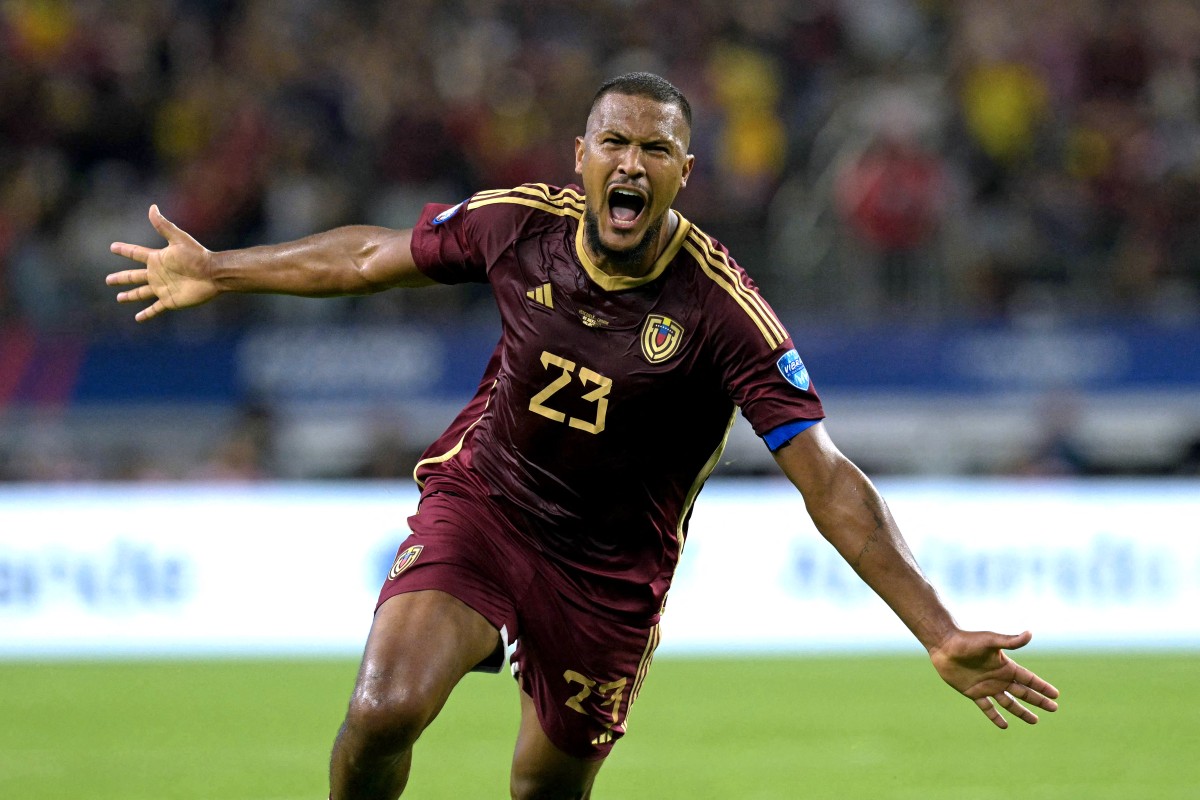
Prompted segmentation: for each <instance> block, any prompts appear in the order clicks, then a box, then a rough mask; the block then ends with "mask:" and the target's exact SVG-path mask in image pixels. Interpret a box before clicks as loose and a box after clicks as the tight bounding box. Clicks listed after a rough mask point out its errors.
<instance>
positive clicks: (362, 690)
mask: <svg viewBox="0 0 1200 800" xmlns="http://www.w3.org/2000/svg"><path fill="white" fill-rule="evenodd" d="M499 644H500V634H499V632H498V631H497V630H496V629H495V628H494V627H492V625H491V623H489V622H488V621H487V620H486V619H484V618H483V616H482V615H480V614H479V613H478V612H476V611H474V610H473V609H472V608H470V607H469V606H468V605H466V604H465V603H463V602H462V601H461V600H459V599H458V598H456V597H453V596H452V595H449V594H446V593H445V592H441V591H437V590H426V591H418V592H408V593H405V594H398V595H396V596H395V597H392V598H390V599H389V600H387V601H386V602H384V604H383V605H381V606H380V607H379V610H378V611H377V612H376V613H375V620H374V622H373V623H372V625H371V633H370V635H369V636H368V637H367V644H366V649H365V651H364V653H363V660H362V666H361V667H360V668H359V673H358V681H357V684H356V686H355V697H356V698H358V697H361V696H366V697H373V698H376V699H383V698H396V697H397V695H403V697H404V699H406V700H408V701H410V702H411V701H414V700H415V701H418V702H419V703H421V704H422V705H425V706H426V707H427V708H428V709H429V710H430V711H431V712H432V714H431V715H430V716H429V719H430V720H432V718H433V716H434V715H436V714H437V712H438V711H440V710H441V708H442V706H443V705H444V704H445V702H446V699H447V698H448V697H449V696H450V691H451V690H452V689H453V688H454V687H455V685H457V684H458V682H459V681H460V680H461V679H462V677H463V676H464V675H466V674H467V673H468V672H469V671H470V670H471V668H472V667H474V666H475V665H476V664H478V663H479V662H481V661H483V660H484V659H485V658H487V657H488V656H489V655H491V654H492V653H493V652H494V651H495V649H496V648H497V647H498V646H499Z"/></svg>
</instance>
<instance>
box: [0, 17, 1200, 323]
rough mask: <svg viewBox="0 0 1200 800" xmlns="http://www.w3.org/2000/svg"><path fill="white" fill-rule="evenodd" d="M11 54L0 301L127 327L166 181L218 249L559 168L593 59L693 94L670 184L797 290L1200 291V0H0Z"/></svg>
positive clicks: (409, 315) (2, 107)
mask: <svg viewBox="0 0 1200 800" xmlns="http://www.w3.org/2000/svg"><path fill="white" fill-rule="evenodd" d="M0 63H2V64H3V69H0V143H2V147H0V326H3V327H4V329H6V330H14V329H21V330H32V331H38V332H61V331H73V332H86V333H88V334H89V335H105V334H106V333H111V334H112V335H127V334H128V331H129V329H130V328H131V326H132V323H131V321H130V317H131V316H132V310H131V309H130V308H127V307H123V306H118V305H117V304H116V303H115V302H114V301H113V299H112V298H113V292H112V291H111V290H109V289H108V288H106V287H105V286H104V285H103V280H102V278H103V275H104V274H106V273H107V272H110V271H112V270H113V269H116V268H120V266H121V265H120V262H119V261H118V260H117V259H116V258H115V257H114V256H111V255H110V254H109V253H108V250H107V245H108V243H109V242H110V241H112V240H114V239H124V240H132V241H142V242H145V243H151V242H154V241H155V237H154V236H153V232H152V231H151V230H150V228H149V225H148V224H147V222H146V220H145V214H146V209H147V207H148V206H149V204H150V203H152V202H157V203H159V204H160V206H161V207H162V208H163V210H164V212H165V213H166V214H167V215H168V216H169V217H171V218H172V219H173V221H175V222H177V223H178V224H179V225H181V226H182V227H183V228H184V229H186V230H188V231H190V232H191V233H193V234H194V235H195V236H196V237H197V238H198V239H199V240H200V241H201V242H202V243H204V244H205V245H207V246H209V247H210V248H214V249H218V248H226V247H233V246H239V245H246V244H253V243H261V242H267V241H281V240H286V239H291V238H295V237H299V236H302V235H304V234H306V233H310V232H313V231H315V230H320V229H324V228H328V227H331V226H335V225H339V224H344V223H350V222H367V223H375V224H383V225H392V226H402V225H405V224H409V223H411V222H412V221H413V220H414V219H415V217H416V214H417V212H418V210H419V208H420V206H421V204H422V203H424V202H427V201H443V202H455V201H457V200H459V199H462V198H463V197H465V196H466V195H467V194H469V193H470V192H473V191H476V190H479V189H483V188H493V187H505V186H510V185H514V184H517V183H520V182H525V181H543V182H550V183H559V184H562V183H567V182H571V181H573V180H574V175H573V149H572V142H573V137H574V136H575V135H576V134H578V133H580V132H581V128H582V121H583V119H584V115H585V113H586V109H587V107H588V104H589V103H590V100H591V96H592V93H593V91H594V89H595V87H596V86H597V85H598V84H599V83H600V82H601V81H602V80H604V79H605V78H607V77H609V76H611V75H614V74H617V73H620V72H623V71H628V70H633V69H646V70H651V71H655V72H659V73H661V74H663V75H664V76H666V77H667V78H669V79H670V80H671V81H673V82H675V83H676V84H677V85H678V86H680V88H682V89H683V91H684V92H685V93H686V94H687V95H688V97H689V98H690V100H691V102H692V104H693V107H694V109H695V112H696V127H695V131H694V136H693V141H692V150H693V152H694V153H695V154H696V157H697V167H696V171H695V173H694V174H693V179H692V181H691V182H690V183H689V186H688V188H687V189H686V190H685V191H684V192H683V194H681V197H680V201H679V207H680V209H681V211H682V212H683V213H684V214H685V215H687V216H689V218H691V219H692V220H693V221H694V222H696V223H697V224H698V225H700V226H701V227H702V228H703V229H705V230H706V231H708V232H709V233H711V234H712V235H714V236H715V237H717V238H718V239H720V240H722V241H723V242H725V243H726V244H728V245H729V246H730V248H731V250H732V251H733V253H734V254H735V256H736V257H737V258H738V259H739V260H740V261H741V262H742V263H743V264H744V265H745V266H746V267H747V268H748V269H749V270H750V271H751V272H752V274H754V275H755V277H756V279H757V280H758V282H759V283H760V284H761V285H762V286H763V287H764V289H765V291H766V292H767V296H768V297H769V298H770V299H771V300H772V302H773V303H774V304H775V305H776V307H777V308H778V309H779V310H780V312H781V315H782V316H784V317H785V318H788V317H789V316H792V315H803V317H804V318H805V319H806V320H815V321H818V322H819V321H821V320H836V321H839V322H847V321H849V322H866V321H878V320H885V321H887V320H900V321H906V322H911V321H914V320H916V321H919V322H931V323H936V322H941V321H947V320H961V319H970V320H980V319H984V320H993V319H994V320H1004V321H1012V320H1019V319H1021V318H1023V317H1027V316H1029V315H1033V316H1035V317H1042V318H1044V317H1047V316H1048V317H1052V318H1055V319H1059V318H1066V319H1081V318H1083V319H1086V318H1092V319H1095V318H1105V317H1109V316H1112V315H1123V316H1132V317H1143V318H1154V319H1157V320H1163V319H1176V320H1180V321H1184V322H1193V321H1195V320H1196V319H1197V317H1200V72H1198V69H1197V68H1198V66H1200V3H1198V2H1196V0H1144V1H1143V2H1137V3H1132V2H1112V1H1110V0H1059V1H1058V2H1054V3H1045V2H1041V1H1040V0H964V1H963V2H952V0H811V1H809V2H791V1H789V0H741V2H736V3H735V2H725V1H724V0H654V1H653V2H651V1H650V0H438V1H437V2H435V1H434V0H404V2H383V1H382V0H355V1H354V2H345V3H337V4H332V3H322V2H318V1H317V0H240V1H239V0H123V1H122V2H111V1H109V2H106V1H105V0H71V1H69V2H68V0H7V1H6V2H4V3H2V4H0ZM486 306H490V300H489V299H487V294H486V291H485V290H481V289H479V288H478V287H475V288H463V289H455V290H446V291H441V292H434V293H431V294H430V295H429V296H424V295H423V296H421V297H420V298H414V297H413V296H412V293H404V292H393V293H388V294H387V295H384V296H381V297H377V298H369V299H338V300H333V301H319V302H313V301H303V300H296V299H293V298H278V297H238V298H223V299H222V300H221V301H220V302H218V303H214V304H211V305H210V306H207V307H205V308H204V309H199V310H196V311H193V312H189V313H188V314H183V315H172V316H169V317H168V318H167V319H166V320H164V321H162V322H161V326H162V327H164V328H166V329H168V330H170V329H182V330H195V329H197V328H199V329H205V328H207V329H226V328H229V327H238V326H244V325H248V324H251V323H263V322H268V323H269V322H272V321H282V320H288V321H295V320H306V321H324V322H335V323H336V322H342V321H348V320H351V319H353V320H362V319H364V318H365V319H370V320H405V321H406V320H417V321H419V320H421V319H422V318H426V319H427V318H430V317H432V316H436V315H444V314H446V313H449V312H453V313H465V314H470V313H471V312H472V310H474V309H482V308H484V307H486ZM156 324H158V323H156Z"/></svg>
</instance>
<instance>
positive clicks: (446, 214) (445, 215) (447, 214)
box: [433, 203, 463, 225]
mask: <svg viewBox="0 0 1200 800" xmlns="http://www.w3.org/2000/svg"><path fill="white" fill-rule="evenodd" d="M462 207H463V204H462V203H459V204H458V205H456V206H451V207H450V208H447V209H446V210H445V211H443V212H442V213H440V214H438V215H437V216H436V217H434V218H433V224H434V225H441V224H442V223H443V222H445V221H446V220H448V219H450V218H451V217H453V216H454V215H455V214H457V213H458V210H459V209H460V208H462Z"/></svg>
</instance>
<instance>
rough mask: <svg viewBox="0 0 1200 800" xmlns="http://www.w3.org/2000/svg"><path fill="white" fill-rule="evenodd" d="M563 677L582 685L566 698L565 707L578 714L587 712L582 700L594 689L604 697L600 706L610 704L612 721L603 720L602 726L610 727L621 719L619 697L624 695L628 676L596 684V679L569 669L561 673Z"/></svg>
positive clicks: (569, 681) (568, 681)
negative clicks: (580, 688)
mask: <svg viewBox="0 0 1200 800" xmlns="http://www.w3.org/2000/svg"><path fill="white" fill-rule="evenodd" d="M563 679H564V680H566V681H567V683H578V684H580V685H582V686H583V689H582V690H581V691H580V692H579V694H577V695H575V696H574V697H569V698H567V702H566V706H567V708H569V709H572V710H573V711H578V712H579V713H580V714H587V713H588V712H587V711H586V710H585V709H584V707H583V701H584V700H586V699H588V698H589V697H590V696H591V695H592V690H593V689H594V690H595V691H596V694H598V695H600V696H601V697H603V698H604V702H602V703H601V704H600V707H601V708H604V707H605V706H612V721H611V722H610V721H608V720H605V721H604V727H606V728H612V727H613V726H614V725H616V724H617V723H618V722H620V721H621V698H622V697H624V696H625V685H626V683H628V681H629V679H628V678H618V679H617V680H615V681H613V682H611V683H602V684H600V685H599V686H597V685H596V681H594V680H592V679H591V678H589V677H587V676H586V675H580V674H579V673H578V672H576V671H575V670H573V669H569V670H567V671H566V672H564V673H563Z"/></svg>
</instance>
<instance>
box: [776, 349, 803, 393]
mask: <svg viewBox="0 0 1200 800" xmlns="http://www.w3.org/2000/svg"><path fill="white" fill-rule="evenodd" d="M775 365H776V366H777V367H779V372H780V374H782V375H783V377H784V378H786V379H787V382H788V383H790V384H791V385H792V386H795V387H796V388H797V389H800V390H802V391H808V387H809V386H811V385H812V381H811V380H809V378H808V367H806V366H804V362H803V361H801V360H800V354H799V353H797V352H796V350H795V348H792V349H791V350H788V351H787V352H786V353H784V354H783V355H781V356H780V357H779V360H778V361H776V362H775Z"/></svg>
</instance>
